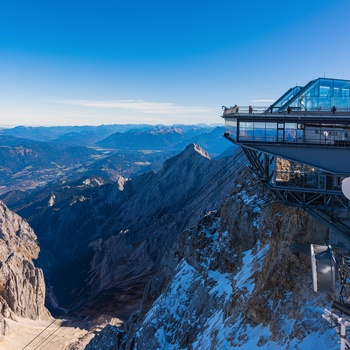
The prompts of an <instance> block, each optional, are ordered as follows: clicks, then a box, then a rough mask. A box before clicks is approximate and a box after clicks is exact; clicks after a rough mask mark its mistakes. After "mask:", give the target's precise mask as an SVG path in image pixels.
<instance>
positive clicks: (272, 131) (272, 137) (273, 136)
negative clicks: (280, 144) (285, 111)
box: [266, 123, 277, 142]
mask: <svg viewBox="0 0 350 350" xmlns="http://www.w3.org/2000/svg"><path fill="white" fill-rule="evenodd" d="M266 141H267V142H276V141H277V123H266Z"/></svg>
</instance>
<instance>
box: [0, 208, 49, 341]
mask: <svg viewBox="0 0 350 350" xmlns="http://www.w3.org/2000/svg"><path fill="white" fill-rule="evenodd" d="M38 254H39V247H38V244H37V238H36V235H35V233H34V231H33V230H32V229H31V228H30V226H29V225H28V223H27V222H26V221H25V220H23V219H22V218H20V217H19V216H18V215H17V214H15V213H13V212H11V211H10V210H9V209H8V208H7V207H6V206H5V205H4V204H3V203H2V202H0V337H2V335H3V334H5V333H6V322H5V319H4V317H5V318H12V319H15V318H16V316H20V317H25V318H30V319H34V320H35V319H43V318H48V317H49V313H48V311H47V309H46V308H45V306H44V301H45V283H44V278H43V273H42V270H41V269H38V268H36V267H35V266H34V264H33V259H36V258H37V257H38Z"/></svg>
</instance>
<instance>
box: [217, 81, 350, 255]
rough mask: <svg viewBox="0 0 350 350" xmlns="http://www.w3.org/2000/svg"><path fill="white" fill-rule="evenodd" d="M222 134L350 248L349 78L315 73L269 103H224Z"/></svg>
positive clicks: (287, 199) (283, 195) (279, 191)
mask: <svg viewBox="0 0 350 350" xmlns="http://www.w3.org/2000/svg"><path fill="white" fill-rule="evenodd" d="M223 118H224V119H225V134H224V136H225V137H226V138H227V139H228V140H230V141H231V142H233V143H235V144H237V145H240V146H242V148H243V150H244V152H245V153H246V155H247V157H248V159H249V160H250V163H251V165H252V167H253V169H254V171H255V172H256V174H257V175H258V176H259V178H260V179H261V180H262V181H263V182H264V183H265V184H266V185H267V186H268V187H269V188H270V189H272V190H273V191H274V192H275V194H276V195H277V196H278V197H279V198H280V199H281V200H282V201H283V202H284V203H286V204H290V205H293V206H299V207H302V208H304V209H305V210H307V211H308V212H309V213H310V214H312V215H314V216H315V217H317V218H318V219H320V220H321V221H323V222H324V223H326V224H327V225H328V226H329V227H330V228H331V231H332V232H336V233H341V234H342V235H343V236H346V237H347V238H346V241H347V242H345V241H344V240H342V239H340V240H339V239H338V238H336V240H337V241H338V243H339V245H340V246H341V245H346V246H347V247H348V248H349V249H350V203H349V201H348V200H347V199H346V197H345V196H344V195H343V193H342V190H341V183H342V180H343V179H344V178H346V177H350V81H348V80H336V79H326V78H319V79H316V80H313V81H311V82H309V83H308V84H307V85H305V87H301V86H296V87H293V88H291V89H289V90H288V91H287V92H286V93H285V94H283V95H282V96H281V97H280V98H279V99H278V100H276V101H275V102H274V103H273V104H272V105H271V106H269V107H254V106H249V107H237V106H235V107H229V108H228V107H225V106H223Z"/></svg>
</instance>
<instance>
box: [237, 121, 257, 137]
mask: <svg viewBox="0 0 350 350" xmlns="http://www.w3.org/2000/svg"><path fill="white" fill-rule="evenodd" d="M238 139H239V141H254V128H253V123H252V122H241V123H239V136H238Z"/></svg>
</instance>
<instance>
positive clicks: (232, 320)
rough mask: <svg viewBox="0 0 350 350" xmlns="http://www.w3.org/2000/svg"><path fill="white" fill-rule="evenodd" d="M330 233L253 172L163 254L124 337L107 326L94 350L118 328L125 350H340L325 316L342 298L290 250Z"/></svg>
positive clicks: (240, 176) (245, 172)
mask: <svg viewBox="0 0 350 350" xmlns="http://www.w3.org/2000/svg"><path fill="white" fill-rule="evenodd" d="M326 237H327V228H326V227H324V226H323V225H322V224H320V223H319V222H317V221H316V220H314V219H313V218H312V217H310V216H308V215H307V214H306V213H305V212H303V211H302V210H300V209H296V208H292V207H286V206H284V205H282V204H280V203H278V202H276V201H274V200H273V198H272V197H271V196H270V194H269V192H268V191H267V190H266V189H265V188H263V187H262V185H261V184H260V183H259V182H258V181H257V180H256V179H255V178H254V176H253V174H252V173H251V172H250V171H249V170H248V169H244V170H243V171H242V172H241V173H240V174H236V177H235V179H234V183H233V188H232V190H231V193H230V195H229V196H228V197H227V198H226V199H225V200H224V201H223V203H222V205H221V206H220V207H219V208H218V210H216V211H212V212H209V213H208V214H207V215H206V216H204V217H203V218H202V220H200V221H199V222H198V224H197V225H195V226H193V227H192V228H191V229H188V230H185V231H184V232H183V233H182V234H181V235H180V236H179V238H178V240H177V241H176V243H175V244H174V245H173V247H172V249H171V250H170V251H169V252H168V253H167V254H166V255H165V256H164V258H163V260H162V263H161V269H160V271H159V272H158V273H157V275H156V276H155V277H154V278H153V279H152V280H151V281H150V282H149V283H148V285H147V287H146V289H145V292H144V295H143V300H142V305H141V307H140V309H139V311H138V312H137V313H135V314H134V315H133V316H132V317H131V318H130V320H129V321H128V322H127V323H126V325H125V327H124V330H125V333H124V335H123V339H120V336H122V334H121V333H120V332H119V333H118V332H116V331H115V332H113V333H112V332H111V329H108V332H107V331H106V332H101V334H100V337H99V338H96V339H95V340H94V341H95V342H94V343H92V342H91V344H90V347H89V348H88V349H89V350H90V349H94V350H96V349H100V347H99V344H100V343H99V341H103V342H104V343H106V342H107V341H108V339H110V340H111V342H112V343H113V338H112V337H110V338H108V337H109V335H108V334H113V335H115V334H119V338H118V342H114V345H115V348H114V349H116V350H131V349H133V350H136V349H137V350H146V349H147V350H156V349H157V350H161V349H193V350H194V349H196V350H207V349H213V350H214V349H235V348H242V349H258V348H259V349H265V350H267V349H270V350H271V349H273V350H277V349H292V348H293V349H300V350H303V349H311V348H314V347H315V346H316V347H317V349H334V350H335V349H338V348H339V345H338V343H337V337H336V334H335V331H334V329H331V327H330V326H329V324H328V323H327V322H326V321H325V320H323V319H322V317H321V315H322V311H323V308H324V307H327V306H328V307H329V306H330V303H331V300H332V299H331V298H332V297H334V296H332V295H328V294H325V293H320V294H316V293H314V292H313V288H312V277H311V266H310V265H311V264H310V256H307V255H304V254H293V253H292V251H291V245H292V244H309V243H310V242H312V243H319V244H322V243H323V242H324V241H325V238H326ZM101 344H102V343H101ZM315 344H317V345H315ZM92 345H93V346H92Z"/></svg>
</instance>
